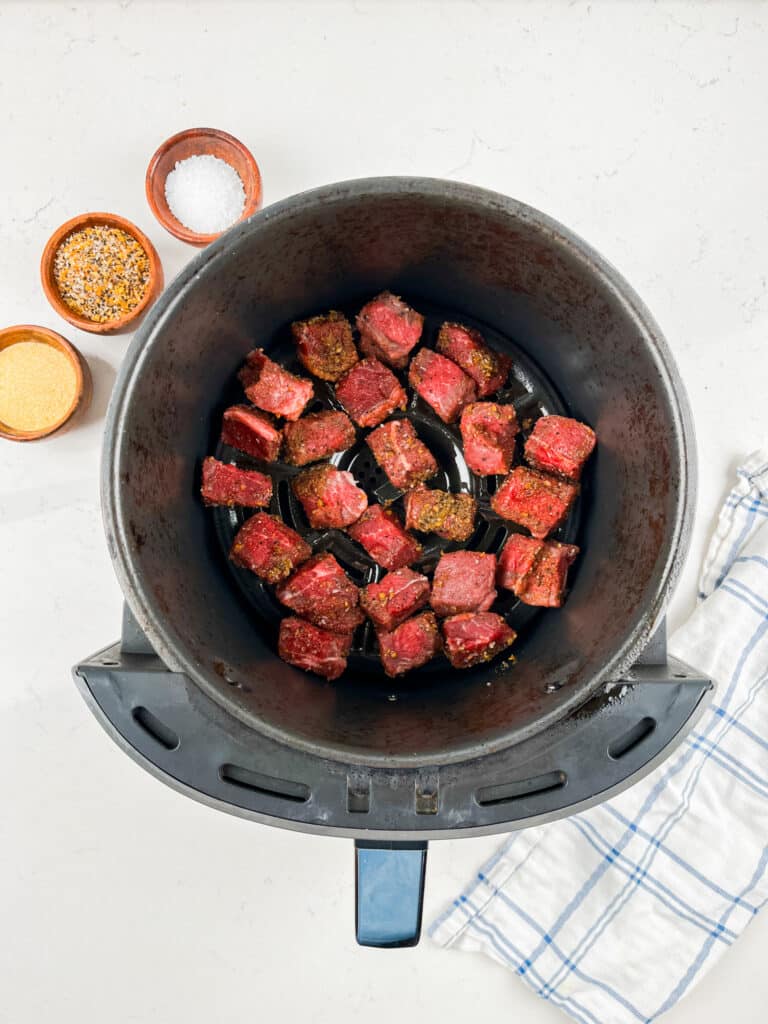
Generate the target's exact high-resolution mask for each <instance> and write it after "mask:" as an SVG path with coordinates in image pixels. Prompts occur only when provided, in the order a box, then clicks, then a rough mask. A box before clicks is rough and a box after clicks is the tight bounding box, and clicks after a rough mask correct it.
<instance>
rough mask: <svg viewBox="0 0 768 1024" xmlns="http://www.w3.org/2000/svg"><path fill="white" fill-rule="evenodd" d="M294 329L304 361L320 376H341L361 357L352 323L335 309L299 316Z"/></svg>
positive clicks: (292, 325)
mask: <svg viewBox="0 0 768 1024" xmlns="http://www.w3.org/2000/svg"><path fill="white" fill-rule="evenodd" d="M291 332H292V334H293V340H294V341H295V342H296V347H297V349H298V351H299V359H300V360H301V365H302V366H303V367H304V368H305V369H306V370H309V372H310V373H314V375H315V376H316V377H319V378H320V379H321V380H338V379H339V377H341V375H342V374H344V373H346V372H347V370H348V369H349V368H350V366H353V365H354V364H355V363H356V362H357V360H358V358H359V357H358V355H357V349H356V348H355V343H354V341H353V340H352V325H351V324H350V322H349V320H347V318H346V317H345V316H344V315H343V313H337V312H336V311H335V310H333V309H332V310H331V312H330V313H326V314H325V316H313V317H312V318H311V319H310V320H297V321H296V323H293V324H291Z"/></svg>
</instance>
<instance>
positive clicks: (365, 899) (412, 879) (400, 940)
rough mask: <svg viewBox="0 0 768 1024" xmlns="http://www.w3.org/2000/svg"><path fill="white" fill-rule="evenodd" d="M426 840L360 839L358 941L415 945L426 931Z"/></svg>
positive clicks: (389, 945) (357, 844)
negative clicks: (423, 916)
mask: <svg viewBox="0 0 768 1024" xmlns="http://www.w3.org/2000/svg"><path fill="white" fill-rule="evenodd" d="M426 867H427V844H426V843H392V842H377V841H367V840H357V841H356V842H355V881H356V890H357V920H356V931H357V941H358V942H359V944H360V945H361V946H378V947H380V948H382V947H383V948H392V947H396V946H415V945H416V944H417V942H418V941H419V936H420V935H421V909H422V904H423V901H424V875H425V873H426Z"/></svg>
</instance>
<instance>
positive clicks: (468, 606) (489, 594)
mask: <svg viewBox="0 0 768 1024" xmlns="http://www.w3.org/2000/svg"><path fill="white" fill-rule="evenodd" d="M495 578H496V556H495V555H488V554H484V553H482V552H480V551H451V552H448V553H446V554H443V555H442V556H441V557H440V561H439V562H438V563H437V568H436V569H435V575H434V577H433V580H432V597H431V598H430V604H431V605H432V608H433V610H434V611H435V612H437V614H438V615H458V614H459V613H461V612H486V611H488V609H489V608H490V607H491V605H492V604H493V602H494V601H495V600H496V588H495V586H494V581H495Z"/></svg>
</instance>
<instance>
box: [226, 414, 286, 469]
mask: <svg viewBox="0 0 768 1024" xmlns="http://www.w3.org/2000/svg"><path fill="white" fill-rule="evenodd" d="M221 441H222V444H228V445H229V446H230V448H237V450H238V451H241V452H246V454H248V455H252V456H253V457H254V458H255V459H263V461H264V462H274V461H275V459H276V458H277V456H278V455H279V454H280V445H281V444H282V442H283V435H282V433H281V432H280V431H279V430H278V429H277V427H275V425H274V423H273V422H272V420H271V419H270V418H269V417H268V416H266V415H265V414H264V413H263V412H257V411H256V410H255V409H250V408H249V407H248V406H247V405H232V406H230V408H229V409H225V410H224V416H223V417H222V423H221Z"/></svg>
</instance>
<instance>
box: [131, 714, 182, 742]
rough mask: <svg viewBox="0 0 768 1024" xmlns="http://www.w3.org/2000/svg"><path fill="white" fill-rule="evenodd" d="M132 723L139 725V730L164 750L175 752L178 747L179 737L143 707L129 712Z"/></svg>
mask: <svg viewBox="0 0 768 1024" xmlns="http://www.w3.org/2000/svg"><path fill="white" fill-rule="evenodd" d="M131 714H132V716H133V720H134V722H136V724H137V725H140V726H141V728H142V729H143V730H144V732H145V733H147V735H148V736H151V737H152V739H153V740H154V741H155V742H156V743H159V744H160V746H161V747H165V749H166V750H175V749H176V748H177V747H178V745H179V737H178V736H177V735H176V733H175V732H174V731H173V729H171V727H170V726H169V725H166V724H165V722H161V721H160V719H159V718H156V717H155V715H153V714H152V712H151V711H148V710H147V708H145V707H141V706H139V707H135V708H134V709H133V711H132V712H131Z"/></svg>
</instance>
